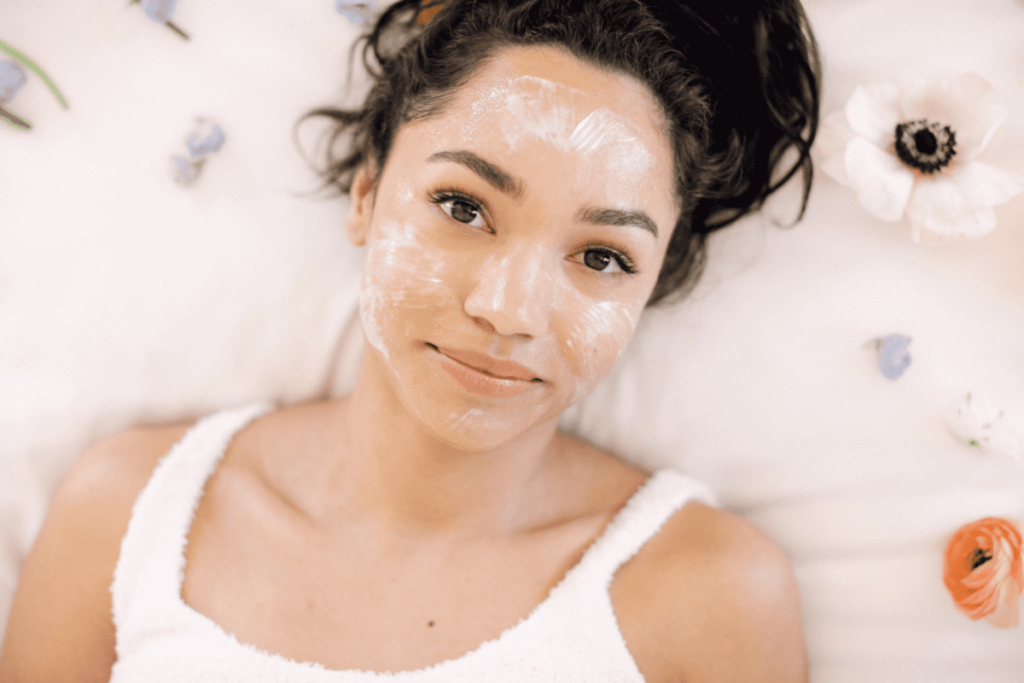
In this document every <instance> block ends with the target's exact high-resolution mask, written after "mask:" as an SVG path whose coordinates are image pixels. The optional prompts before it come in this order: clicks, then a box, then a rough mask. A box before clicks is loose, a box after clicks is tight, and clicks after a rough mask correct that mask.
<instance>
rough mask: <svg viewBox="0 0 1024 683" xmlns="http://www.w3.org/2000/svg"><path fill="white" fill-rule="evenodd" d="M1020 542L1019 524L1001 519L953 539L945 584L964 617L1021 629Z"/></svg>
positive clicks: (1023, 579) (974, 525)
mask: <svg viewBox="0 0 1024 683" xmlns="http://www.w3.org/2000/svg"><path fill="white" fill-rule="evenodd" d="M1021 540H1022V530H1021V525H1020V523H1019V522H1017V521H1016V520H1013V519H1005V518H1000V517H986V518H985V519H979V520H978V521H977V522H971V523H970V524H966V525H964V526H962V527H960V529H959V530H958V531H957V532H956V533H955V534H953V538H951V539H949V545H947V546H946V571H945V573H944V575H943V577H942V579H943V581H944V582H945V583H946V588H948V589H949V592H950V594H951V595H952V596H953V601H954V602H955V603H956V606H957V607H958V608H960V611H961V612H963V613H964V614H966V615H967V616H969V617H970V618H971V619H975V620H977V619H985V620H986V621H988V623H990V624H992V625H993V626H998V627H1000V628H1013V627H1014V626H1016V625H1017V624H1018V623H1020V598H1021V593H1022V592H1024V562H1022V561H1021Z"/></svg>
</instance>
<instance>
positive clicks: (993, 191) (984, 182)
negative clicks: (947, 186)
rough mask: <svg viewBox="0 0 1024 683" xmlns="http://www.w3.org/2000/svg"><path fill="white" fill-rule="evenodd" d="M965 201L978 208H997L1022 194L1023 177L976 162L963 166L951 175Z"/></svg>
mask: <svg viewBox="0 0 1024 683" xmlns="http://www.w3.org/2000/svg"><path fill="white" fill-rule="evenodd" d="M952 178H953V182H955V183H956V184H957V186H958V187H959V188H960V191H961V192H962V193H963V194H964V196H965V197H966V198H967V201H969V202H971V203H972V204H976V205H978V206H998V205H999V204H1005V203H1006V202H1008V201H1009V200H1010V198H1011V197H1015V196H1017V195H1019V194H1020V193H1021V192H1024V177H1021V176H1019V175H1017V174H1016V173H1010V172H1009V171H1002V170H1000V169H998V168H994V167H992V166H989V165H988V164H983V163H981V162H978V161H974V162H971V163H969V164H964V165H963V166H961V167H960V168H958V169H957V170H956V172H955V173H954V174H953V175H952Z"/></svg>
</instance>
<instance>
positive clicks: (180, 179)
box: [171, 157, 204, 187]
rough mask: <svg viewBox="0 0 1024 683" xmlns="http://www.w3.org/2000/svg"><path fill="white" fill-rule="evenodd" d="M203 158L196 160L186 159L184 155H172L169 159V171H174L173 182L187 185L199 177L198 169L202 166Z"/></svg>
mask: <svg viewBox="0 0 1024 683" xmlns="http://www.w3.org/2000/svg"><path fill="white" fill-rule="evenodd" d="M203 161H204V160H203V159H200V160H198V161H196V160H193V159H186V158H185V157H174V158H173V159H171V171H172V172H173V173H174V182H176V183H178V184H179V185H184V186H186V187H188V186H189V185H191V184H192V183H194V182H195V180H196V178H198V177H199V171H200V170H201V169H202V167H203Z"/></svg>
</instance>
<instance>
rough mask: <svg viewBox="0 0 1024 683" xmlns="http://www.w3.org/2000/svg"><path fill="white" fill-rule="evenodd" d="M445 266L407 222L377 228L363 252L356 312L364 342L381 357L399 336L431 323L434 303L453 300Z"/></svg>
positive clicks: (388, 355)
mask: <svg viewBox="0 0 1024 683" xmlns="http://www.w3.org/2000/svg"><path fill="white" fill-rule="evenodd" d="M445 268H446V264H445V259H444V256H443V255H442V254H440V253H437V250H434V249H431V248H429V246H427V245H426V244H424V241H423V240H421V239H420V236H419V233H418V231H417V229H416V227H415V226H413V225H412V224H411V223H401V224H399V223H392V224H387V225H382V226H380V228H379V231H378V233H377V234H376V235H375V236H374V238H373V240H372V241H371V242H370V245H369V248H368V250H367V254H366V264H365V266H364V268H363V278H362V284H361V287H360V292H359V312H360V317H361V319H362V323H363V330H364V331H365V334H366V340H367V341H368V342H369V343H370V344H371V345H372V346H374V347H375V348H376V349H377V350H379V351H380V352H381V353H382V354H384V357H385V358H388V359H389V360H390V350H391V348H392V347H393V346H394V344H395V343H397V342H398V341H400V339H401V338H402V337H407V335H408V334H411V333H413V332H414V331H415V332H423V331H425V330H426V329H429V327H431V326H433V321H434V320H435V318H436V313H437V310H438V307H439V306H440V305H441V304H443V302H444V301H446V300H450V299H451V298H452V294H451V292H450V291H449V289H448V287H447V286H446V284H445V283H446V278H445ZM424 326H426V327H424ZM396 336H397V337H398V338H396Z"/></svg>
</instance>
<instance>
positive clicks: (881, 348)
mask: <svg viewBox="0 0 1024 683" xmlns="http://www.w3.org/2000/svg"><path fill="white" fill-rule="evenodd" d="M875 346H876V347H877V348H878V369H879V370H881V371H882V374H883V375H885V376H886V377H888V378H889V379H891V380H897V379H899V378H900V376H901V375H902V374H903V371H904V370H906V369H907V367H908V366H909V365H910V351H909V350H908V347H909V346H910V337H904V336H903V335H902V334H890V335H888V336H885V337H882V338H881V339H876V340H875Z"/></svg>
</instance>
